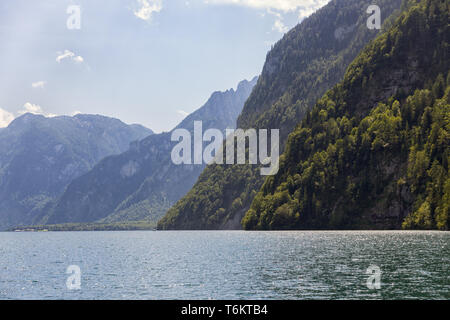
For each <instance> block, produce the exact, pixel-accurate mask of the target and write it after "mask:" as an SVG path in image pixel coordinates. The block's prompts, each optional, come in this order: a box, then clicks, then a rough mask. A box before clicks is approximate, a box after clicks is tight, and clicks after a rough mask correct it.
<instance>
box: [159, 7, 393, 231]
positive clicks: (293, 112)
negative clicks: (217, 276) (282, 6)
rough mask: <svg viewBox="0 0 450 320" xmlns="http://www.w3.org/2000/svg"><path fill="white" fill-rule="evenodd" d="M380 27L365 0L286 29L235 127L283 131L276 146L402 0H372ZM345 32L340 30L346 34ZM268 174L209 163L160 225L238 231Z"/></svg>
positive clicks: (317, 14)
mask: <svg viewBox="0 0 450 320" xmlns="http://www.w3.org/2000/svg"><path fill="white" fill-rule="evenodd" d="M377 5H378V6H379V7H380V8H382V12H383V16H384V17H385V18H384V25H383V29H382V30H376V29H368V28H367V24H366V21H367V19H368V17H369V16H368V15H367V13H366V10H367V6H368V5H367V1H361V0H339V1H330V2H329V3H328V4H327V5H325V6H324V7H322V8H321V9H319V10H318V11H317V12H315V13H314V14H312V15H311V16H310V17H308V18H306V19H305V20H303V21H302V23H300V24H299V25H297V26H296V27H294V28H293V29H292V30H290V31H289V32H288V33H287V34H286V35H285V36H284V37H283V38H282V39H281V40H280V41H279V42H278V43H276V44H275V46H274V47H273V49H272V50H271V51H270V52H269V53H268V54H267V58H266V62H265V64H264V68H263V71H262V74H261V76H260V80H259V81H258V84H257V85H256V87H255V89H254V90H253V92H252V94H251V95H250V97H249V99H248V100H247V102H246V103H245V106H244V109H243V111H242V113H241V115H240V116H239V118H238V124H237V125H238V127H239V128H244V129H246V128H263V129H264V128H267V129H279V130H280V150H281V151H282V150H283V148H284V145H285V143H286V141H287V137H288V135H289V134H290V133H291V132H292V130H293V129H294V128H295V126H296V125H297V124H298V123H299V122H300V121H301V120H302V119H303V118H304V116H305V115H306V114H307V113H308V111H309V110H310V109H311V108H312V107H313V106H314V104H315V103H316V101H317V100H318V99H319V98H320V97H321V96H322V95H323V94H325V92H326V91H327V90H328V89H330V88H332V87H333V86H334V85H335V84H336V83H338V81H340V80H341V79H342V77H343V76H344V74H345V71H346V69H347V67H348V66H349V65H350V63H351V62H352V61H353V60H354V59H355V58H356V56H357V55H358V54H359V53H360V51H361V50H362V49H363V48H364V47H365V46H366V45H367V44H368V43H369V42H370V41H371V40H373V39H374V38H375V37H377V35H379V34H380V32H383V30H385V29H386V28H388V27H389V25H390V24H391V23H392V20H393V18H394V17H395V16H396V15H398V14H399V12H400V10H401V9H400V7H401V1H400V0H394V1H393V0H382V1H377ZM342 30H345V32H343V31H342ZM264 181H265V179H264V177H263V176H261V175H260V173H259V168H258V167H257V166H254V165H216V164H213V165H210V166H208V167H207V168H206V169H205V171H204V172H203V173H202V174H201V176H200V177H199V179H198V181H197V182H196V184H195V185H194V187H193V188H192V190H191V191H190V192H189V193H188V194H187V195H186V196H185V197H183V198H182V199H180V201H178V202H177V203H176V204H175V205H174V206H173V207H172V208H171V209H170V210H169V211H168V213H167V214H166V216H165V217H164V218H163V219H162V220H161V221H160V222H159V226H158V227H159V228H160V229H241V228H242V226H241V220H242V218H243V217H244V215H245V213H246V211H247V210H248V209H249V208H250V204H251V203H252V201H253V199H254V197H255V195H256V193H257V192H258V191H259V189H260V188H261V186H262V184H263V183H264Z"/></svg>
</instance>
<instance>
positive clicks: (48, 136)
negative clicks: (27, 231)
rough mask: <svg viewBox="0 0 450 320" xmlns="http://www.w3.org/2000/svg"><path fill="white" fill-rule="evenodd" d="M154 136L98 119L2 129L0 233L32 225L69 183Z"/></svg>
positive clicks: (19, 123) (35, 119)
mask: <svg viewBox="0 0 450 320" xmlns="http://www.w3.org/2000/svg"><path fill="white" fill-rule="evenodd" d="M152 134H153V132H152V130H150V129H147V128H145V127H143V126H140V125H127V124H125V123H123V122H121V121H120V120H117V119H113V118H108V117H104V116H99V115H84V114H79V115H76V116H73V117H69V116H61V117H54V118H46V117H44V116H41V115H34V114H30V113H27V114H24V115H22V116H21V117H19V118H17V119H15V120H14V121H13V122H11V123H10V125H9V126H8V127H7V128H2V129H1V130H0V230H1V229H5V228H8V227H11V226H15V225H26V224H31V223H33V222H34V221H35V220H36V219H39V218H40V217H41V214H42V212H43V209H44V208H45V207H46V206H48V205H49V204H50V203H51V202H52V201H53V200H54V199H55V198H57V197H58V196H60V195H61V194H62V193H63V192H64V190H65V188H66V187H67V185H68V184H69V183H70V182H71V181H72V180H73V179H75V178H77V177H79V176H80V175H82V174H84V173H86V172H87V171H89V170H90V169H92V168H93V167H94V165H95V164H97V163H98V162H99V161H100V160H101V159H103V158H105V157H106V156H110V155H113V154H119V153H121V152H124V151H125V150H127V149H128V148H129V146H130V143H131V142H133V141H136V140H140V139H142V138H145V137H147V136H149V135H152Z"/></svg>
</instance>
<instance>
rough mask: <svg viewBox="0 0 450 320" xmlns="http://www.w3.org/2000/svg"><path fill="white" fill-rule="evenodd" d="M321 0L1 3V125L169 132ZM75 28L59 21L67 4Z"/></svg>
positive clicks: (257, 63) (254, 70) (250, 67)
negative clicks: (98, 123) (114, 121)
mask: <svg viewBox="0 0 450 320" xmlns="http://www.w3.org/2000/svg"><path fill="white" fill-rule="evenodd" d="M326 2H327V0H72V1H69V0H67V1H66V0H2V1H1V2H0V88H1V89H0V127H5V126H7V125H8V123H9V122H10V121H12V120H13V119H14V118H15V117H17V116H19V115H20V114H23V113H24V112H33V113H39V114H44V115H46V116H54V115H73V114H75V113H77V112H81V113H94V114H103V115H107V116H112V117H117V118H119V119H121V120H122V121H124V122H126V123H140V124H143V125H145V126H147V127H149V128H151V129H152V130H154V131H156V132H161V131H168V130H170V129H172V128H173V127H174V126H175V125H176V124H177V123H178V122H179V121H181V120H182V119H183V118H184V116H185V115H186V114H187V113H190V112H192V111H194V110H195V109H197V108H198V107H200V106H201V105H202V104H204V103H205V102H206V100H207V99H208V97H209V96H210V95H211V93H212V92H214V91H218V90H220V91H222V90H226V89H229V88H232V87H234V88H235V87H236V85H237V83H238V82H239V81H241V80H243V79H251V78H253V77H254V76H255V75H258V74H259V73H260V72H261V69H262V67H263V64H264V60H265V56H266V54H267V51H268V50H270V47H271V45H272V44H274V43H275V42H276V41H277V40H279V39H280V38H281V37H282V36H283V34H284V32H286V31H287V30H288V29H290V28H292V27H293V26H295V25H296V24H297V23H299V22H300V21H301V20H302V19H303V18H304V17H305V16H308V15H309V14H311V13H312V12H314V11H315V10H316V9H318V8H319V7H321V6H323V5H324V4H325V3H326ZM71 5H77V6H80V8H81V25H80V26H81V28H80V29H75V30H70V29H68V28H67V20H68V18H69V16H70V14H67V8H68V7H69V6H71Z"/></svg>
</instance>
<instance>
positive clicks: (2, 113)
mask: <svg viewBox="0 0 450 320" xmlns="http://www.w3.org/2000/svg"><path fill="white" fill-rule="evenodd" d="M13 120H14V115H13V114H12V113H11V112H8V111H6V110H3V109H2V108H0V128H4V127H7V126H8V125H9V124H10V123H11V121H13Z"/></svg>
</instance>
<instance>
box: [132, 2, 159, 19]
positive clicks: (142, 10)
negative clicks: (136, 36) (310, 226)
mask: <svg viewBox="0 0 450 320" xmlns="http://www.w3.org/2000/svg"><path fill="white" fill-rule="evenodd" d="M137 2H138V4H139V9H137V10H134V15H135V16H136V17H138V18H139V19H142V20H145V21H150V20H151V18H152V15H153V13H154V12H160V11H161V10H162V0H137Z"/></svg>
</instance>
